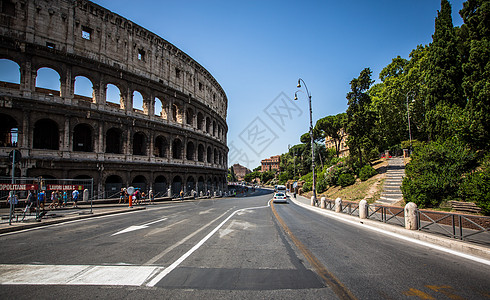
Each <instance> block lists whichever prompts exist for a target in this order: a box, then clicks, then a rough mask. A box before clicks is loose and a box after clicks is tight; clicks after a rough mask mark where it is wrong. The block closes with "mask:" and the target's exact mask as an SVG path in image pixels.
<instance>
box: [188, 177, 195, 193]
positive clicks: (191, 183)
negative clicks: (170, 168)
mask: <svg viewBox="0 0 490 300" xmlns="http://www.w3.org/2000/svg"><path fill="white" fill-rule="evenodd" d="M186 187H187V193H190V192H191V191H192V190H194V189H195V188H196V182H195V180H194V177H192V176H189V177H187V182H186Z"/></svg>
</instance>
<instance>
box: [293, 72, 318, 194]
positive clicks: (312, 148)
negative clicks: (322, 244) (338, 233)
mask: <svg viewBox="0 0 490 300" xmlns="http://www.w3.org/2000/svg"><path fill="white" fill-rule="evenodd" d="M301 82H303V85H304V86H305V89H306V94H307V95H308V101H309V105H310V138H311V168H312V172H313V187H312V188H311V190H312V192H313V201H314V203H315V204H316V176H315V148H314V142H313V120H312V116H311V115H312V110H311V94H310V91H309V90H308V87H307V86H306V83H305V81H304V80H303V79H301V78H299V79H298V85H297V87H298V88H300V87H301ZM294 100H298V91H296V93H294Z"/></svg>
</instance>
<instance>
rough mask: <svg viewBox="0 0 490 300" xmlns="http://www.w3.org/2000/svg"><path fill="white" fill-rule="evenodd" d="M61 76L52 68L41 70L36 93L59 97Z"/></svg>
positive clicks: (38, 74)
mask: <svg viewBox="0 0 490 300" xmlns="http://www.w3.org/2000/svg"><path fill="white" fill-rule="evenodd" d="M60 87H61V84H60V75H59V74H58V72H56V71H55V70H53V69H51V68H40V69H39V70H37V75H36V92H38V93H43V94H48V95H54V96H59V95H60Z"/></svg>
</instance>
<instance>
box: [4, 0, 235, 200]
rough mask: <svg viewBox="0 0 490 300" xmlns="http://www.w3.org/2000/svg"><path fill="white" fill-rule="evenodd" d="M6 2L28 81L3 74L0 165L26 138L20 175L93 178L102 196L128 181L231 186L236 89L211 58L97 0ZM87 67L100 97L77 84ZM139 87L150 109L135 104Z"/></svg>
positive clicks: (11, 48) (11, 51)
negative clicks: (42, 83) (55, 81)
mask: <svg viewBox="0 0 490 300" xmlns="http://www.w3.org/2000/svg"><path fill="white" fill-rule="evenodd" d="M0 5H1V7H0V59H8V60H10V61H13V62H15V63H17V65H18V66H19V69H20V73H19V74H20V75H19V77H20V80H19V83H18V84H16V83H8V82H2V83H0V175H4V176H5V175H9V174H10V168H11V167H10V163H9V162H8V153H9V152H10V151H11V150H12V146H17V147H18V149H19V150H20V151H21V153H22V156H23V160H22V161H21V164H20V169H19V170H18V172H17V175H21V176H28V177H38V176H43V177H45V178H93V179H94V182H95V184H96V187H97V190H98V197H104V196H108V195H110V194H112V193H113V192H114V191H116V192H117V190H118V189H120V187H122V186H129V185H133V186H139V187H142V188H144V189H149V188H150V187H151V188H153V189H154V190H155V191H156V192H158V191H166V190H167V189H168V188H169V187H172V190H173V192H174V193H178V192H179V191H180V189H181V188H182V189H184V190H186V191H188V192H189V191H190V190H191V189H194V190H198V191H203V192H206V191H207V190H210V191H215V190H224V189H225V188H226V169H227V168H226V166H227V154H228V148H227V146H226V133H227V131H228V127H227V124H226V111H227V103H228V100H227V98H226V94H225V92H224V91H223V89H222V88H221V86H220V85H219V84H218V82H217V81H216V80H215V79H214V78H213V76H211V74H209V72H208V71H207V70H205V69H204V68H203V67H202V66H201V65H199V64H198V63H197V62H196V61H194V60H193V59H192V58H190V57H189V56H188V55H187V54H185V53H184V52H182V51H181V50H179V49H178V48H176V47H175V46H174V45H172V44H170V43H169V42H167V41H166V40H164V39H162V38H161V37H159V36H157V35H155V34H153V33H151V32H149V31H148V30H146V29H144V28H142V27H140V26H138V25H136V24H134V23H133V22H131V21H129V20H127V19H125V18H123V17H121V16H119V15H117V14H115V13H113V12H111V11H109V10H107V9H105V8H103V7H101V6H99V5H96V4H94V3H92V2H90V1H85V0H76V1H72V0H56V1H54V0H51V1H50V0H36V1H34V0H23V1H17V0H2V1H1V4H0ZM41 68H50V69H53V70H55V71H56V72H57V74H58V75H59V79H60V88H59V90H51V89H49V90H48V89H45V88H40V87H38V86H37V85H36V77H37V75H38V70H39V69H41ZM81 76H82V77H85V78H88V80H90V82H91V83H92V87H93V93H92V97H84V96H80V95H77V94H75V81H76V78H79V77H81ZM108 84H111V85H114V86H116V87H117V88H118V89H119V91H120V101H119V103H114V101H112V102H110V101H108V100H109V99H106V96H107V93H106V90H107V87H108ZM135 91H137V92H139V93H140V94H141V96H142V97H143V109H137V108H134V105H133V95H134V92H135ZM156 102H157V103H159V104H160V103H161V106H162V108H161V113H158V115H157V114H155V112H156V111H160V108H159V107H158V106H156V104H155V103H156ZM15 128H17V129H18V132H19V134H18V139H17V145H12V143H11V142H12V138H11V133H12V129H15Z"/></svg>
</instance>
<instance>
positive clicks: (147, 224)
mask: <svg viewBox="0 0 490 300" xmlns="http://www.w3.org/2000/svg"><path fill="white" fill-rule="evenodd" d="M167 219H168V218H163V219H160V220H156V221H153V222H150V223H146V224H143V225H141V226H150V225H152V224H155V223H158V222H162V221H165V220H167Z"/></svg>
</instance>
